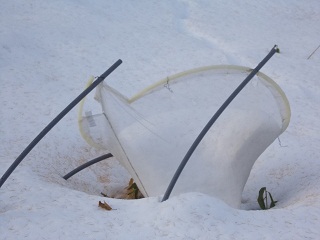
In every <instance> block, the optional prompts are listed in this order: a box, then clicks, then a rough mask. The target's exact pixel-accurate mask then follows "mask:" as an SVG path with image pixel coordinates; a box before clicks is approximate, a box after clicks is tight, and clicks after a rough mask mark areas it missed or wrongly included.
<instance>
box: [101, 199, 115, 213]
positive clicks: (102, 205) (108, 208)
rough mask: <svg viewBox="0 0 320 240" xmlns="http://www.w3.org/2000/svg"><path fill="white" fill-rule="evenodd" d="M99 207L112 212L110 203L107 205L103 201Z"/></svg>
mask: <svg viewBox="0 0 320 240" xmlns="http://www.w3.org/2000/svg"><path fill="white" fill-rule="evenodd" d="M99 207H101V208H103V209H105V210H108V211H110V210H112V207H110V206H109V204H108V203H106V202H105V201H103V203H102V202H101V201H99Z"/></svg>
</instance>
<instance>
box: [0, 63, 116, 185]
mask: <svg viewBox="0 0 320 240" xmlns="http://www.w3.org/2000/svg"><path fill="white" fill-rule="evenodd" d="M121 63H122V60H121V59H119V60H118V61H116V62H115V63H114V64H113V65H112V66H111V67H110V68H109V69H108V70H107V71H105V72H104V73H103V74H102V75H101V76H100V77H98V78H97V79H96V80H95V81H94V82H93V83H92V84H91V85H90V86H89V87H88V88H87V89H85V90H84V91H83V92H82V93H81V94H80V95H79V96H78V97H76V98H75V99H74V100H73V101H72V102H71V103H70V104H69V105H68V106H67V107H66V108H65V109H64V110H62V112H61V113H59V115H58V116H57V117H55V118H54V119H53V120H52V121H51V122H50V123H49V124H48V125H47V126H46V127H45V128H44V129H43V130H42V131H41V132H40V133H39V134H38V136H37V137H36V138H35V139H34V140H33V141H32V142H31V143H30V144H29V145H28V146H27V147H26V149H25V150H24V151H23V152H22V153H21V154H20V155H19V156H18V157H17V159H16V160H15V161H14V162H13V163H12V164H11V166H10V167H9V168H8V170H7V171H6V172H5V173H4V174H3V176H2V177H1V179H0V188H1V186H2V185H3V184H4V183H5V181H6V180H7V179H8V177H9V176H10V175H11V173H12V172H13V171H14V170H15V168H16V167H17V166H18V165H19V164H20V163H21V161H22V160H23V159H24V158H25V157H26V156H27V155H28V153H29V152H30V151H31V150H32V149H33V148H34V147H35V146H36V145H37V144H38V142H40V140H41V139H42V138H43V137H44V136H45V135H46V134H47V133H48V132H49V131H50V130H51V129H52V128H53V127H54V126H55V125H56V124H57V123H58V122H59V121H60V120H61V119H62V118H63V117H64V116H65V115H66V114H67V113H68V112H69V111H70V110H71V109H72V108H73V107H74V106H75V105H77V104H78V103H79V102H80V101H81V100H82V99H83V98H84V97H85V96H86V95H88V94H89V93H90V92H91V91H92V90H93V89H94V88H95V87H97V86H98V85H99V84H100V83H101V82H102V81H103V80H104V79H105V78H106V77H107V76H108V75H109V74H111V73H112V72H113V71H114V70H115V69H116V68H117V67H118V66H119V65H120V64H121Z"/></svg>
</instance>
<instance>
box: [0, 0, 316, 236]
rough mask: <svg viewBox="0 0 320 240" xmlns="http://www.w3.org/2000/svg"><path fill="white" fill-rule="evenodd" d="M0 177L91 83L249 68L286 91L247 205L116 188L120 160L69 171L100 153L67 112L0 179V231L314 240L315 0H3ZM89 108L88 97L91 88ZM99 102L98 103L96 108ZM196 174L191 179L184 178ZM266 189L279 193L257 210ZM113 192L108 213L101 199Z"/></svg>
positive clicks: (142, 81) (122, 182)
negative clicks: (281, 119)
mask: <svg viewBox="0 0 320 240" xmlns="http://www.w3.org/2000/svg"><path fill="white" fill-rule="evenodd" d="M0 6H1V8H0V23H1V24H0V83H1V90H0V101H1V109H0V142H1V145H0V175H1V176H2V175H3V173H4V172H5V171H6V170H7V168H8V167H9V166H10V165H11V164H12V162H13V161H14V160H15V159H16V158H17V156H18V155H19V154H20V153H21V152H22V151H23V150H24V148H25V147H26V146H27V145H28V144H29V143H30V142H31V141H32V140H33V139H34V137H35V136H36V135H37V134H38V133H39V132H40V131H41V130H42V129H43V128H44V127H45V126H46V125H47V124H48V123H49V122H50V121H51V120H52V119H53V118H54V117H55V116H56V115H57V114H58V113H59V112H60V111H61V110H62V109H63V108H64V107H65V106H66V105H67V104H68V103H70V102H71V101H72V100H73V99H74V98H75V97H76V96H77V95H78V94H79V93H80V92H81V91H82V90H83V88H84V86H85V83H86V81H87V79H88V78H89V76H90V75H95V76H97V75H100V74H102V73H103V72H104V71H105V70H106V69H107V68H108V67H109V66H110V65H111V64H113V63H114V62H115V61H116V60H118V59H119V58H121V59H122V60H123V64H122V65H121V66H120V67H119V68H118V69H117V70H116V71H115V72H114V73H112V74H111V75H110V76H109V77H108V78H107V79H106V81H108V82H109V84H110V85H111V86H112V87H114V88H116V89H118V91H119V92H121V93H122V94H124V95H127V96H131V95H132V94H133V93H135V92H137V91H138V90H140V89H142V88H143V87H145V86H147V85H149V84H151V83H153V82H155V81H157V80H160V79H162V78H164V77H165V76H168V75H171V74H174V73H177V72H181V71H184V70H187V69H190V68H195V67H201V66H206V65H214V64H237V65H243V66H247V67H252V68H253V67H255V66H256V65H257V64H258V63H259V62H260V61H261V60H262V58H263V57H264V56H265V55H266V54H267V53H268V52H269V50H270V49H271V48H272V47H273V46H274V44H277V45H278V46H279V48H280V51H281V52H280V54H276V55H275V56H274V57H273V58H272V59H271V60H270V61H269V62H268V63H267V64H266V65H265V67H263V69H262V72H264V73H266V74H267V75H268V76H270V77H271V78H272V79H273V80H275V81H276V82H277V83H278V84H279V85H280V86H281V88H282V89H283V90H284V92H285V93H286V95H287V97H288V99H289V101H290V104H291V110H292V118H291V123H290V125H289V127H288V129H287V130H286V131H285V132H284V133H283V134H282V135H281V136H280V139H279V141H275V142H274V143H273V144H272V145H271V146H270V147H269V148H268V149H267V150H266V151H265V152H264V153H263V155H262V156H261V157H260V158H259V159H258V160H257V162H256V163H255V165H254V167H253V170H252V171H251V174H250V177H249V180H248V182H247V185H246V187H245V190H244V192H243V195H242V206H241V210H238V209H233V208H231V207H229V206H228V205H226V204H225V203H223V202H221V201H220V200H218V199H215V198H213V197H210V196H208V195H205V194H200V193H194V192H193V193H192V192H190V193H186V194H181V195H179V196H175V197H172V198H170V199H169V200H168V201H166V202H163V203H160V199H161V196H159V197H156V198H145V199H140V200H121V199H114V198H105V197H103V196H101V195H100V193H101V192H104V193H108V194H109V196H113V195H117V194H119V192H121V191H122V189H123V188H124V187H126V184H127V182H128V181H129V178H130V176H129V175H128V173H127V172H126V171H125V170H124V169H123V168H122V167H121V166H120V165H119V164H118V163H117V161H116V160H115V159H110V160H107V161H102V162H100V163H98V164H95V165H93V166H91V167H90V168H87V169H85V170H83V171H82V172H80V173H78V174H77V175H75V176H73V177H72V178H70V179H69V180H68V181H65V180H64V179H62V176H63V175H65V174H66V173H68V172H69V171H71V170H73V169H74V168H75V167H77V166H79V165H81V164H82V163H84V162H86V161H88V160H90V159H93V158H95V157H97V156H100V155H102V154H104V153H105V152H100V151H97V150H95V149H93V148H91V147H90V146H88V145H87V144H86V143H85V142H84V141H83V140H82V138H81V136H80V134H79V131H78V126H77V109H73V110H72V111H71V112H70V113H69V114H68V115H67V116H66V117H65V118H64V119H63V120H62V121H61V122H60V123H59V124H58V125H57V126H55V127H54V128H53V130H52V131H51V132H50V133H49V134H48V135H47V136H46V137H45V138H44V139H43V140H42V141H41V142H40V143H39V144H38V145H37V146H36V147H35V148H34V149H33V150H32V151H31V152H30V154H29V155H28V156H27V157H26V158H25V160H24V161H23V162H22V163H21V164H20V165H19V166H18V167H17V169H16V170H15V171H14V172H13V174H12V175H11V176H10V177H9V178H8V180H7V181H6V182H5V184H4V185H3V186H2V188H1V189H0V239H1V240H2V239H151V238H152V239H257V238H261V239H320V237H319V236H320V229H319V226H320V161H319V160H320V137H319V133H320V123H319V118H320V85H319V73H320V68H319V66H320V50H318V51H316V52H315V53H314V54H313V55H312V56H311V57H310V59H307V58H308V57H309V56H310V54H311V53H312V52H313V51H314V50H315V49H316V48H317V47H318V46H319V44H320V40H319V35H320V15H319V12H320V2H319V1H318V0H309V1H307V2H306V1H298V0H291V1H288V0H280V1H275V0H269V1H266V0H263V1H250V0H244V1H236V0H227V1H209V0H202V1H191V0H184V1H183V0H181V1H178V0H163V1H103V0H94V1H83V0H69V1H63V0H57V1H48V0H46V1H43V0H41V1H40V0H29V1H17V0H12V1H1V4H0ZM88 99H89V100H88V101H87V104H88V105H90V106H97V104H95V103H93V101H92V102H91V100H90V99H92V96H89V98H88ZM95 110H96V111H99V107H98V106H97V109H95ZM190 181H192V179H190ZM261 187H267V190H268V191H270V192H271V193H272V195H273V197H274V198H275V200H277V201H278V203H277V205H276V207H275V208H273V209H270V210H267V211H259V210H258V209H259V206H258V203H257V201H256V198H257V194H258V191H259V189H260V188H261ZM99 201H106V202H107V203H108V204H109V205H110V206H111V207H112V208H113V209H114V210H112V211H105V210H104V209H101V208H99V207H98V202H99Z"/></svg>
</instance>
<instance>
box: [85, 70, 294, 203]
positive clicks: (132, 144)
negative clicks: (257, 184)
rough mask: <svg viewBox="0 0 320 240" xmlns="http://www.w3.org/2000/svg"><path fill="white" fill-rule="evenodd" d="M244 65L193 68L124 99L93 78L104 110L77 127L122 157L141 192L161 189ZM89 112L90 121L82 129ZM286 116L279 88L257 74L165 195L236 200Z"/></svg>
mask: <svg viewBox="0 0 320 240" xmlns="http://www.w3.org/2000/svg"><path fill="white" fill-rule="evenodd" d="M249 72H250V69H248V68H245V67H239V66H211V67H205V68H200V69H194V70H190V71H187V72H183V73H180V74H177V75H174V76H171V77H167V78H165V79H163V80H161V81H159V82H158V83H156V84H154V85H152V86H150V87H148V88H147V89H145V90H143V91H141V92H140V93H138V94H137V95H135V96H134V97H132V98H131V99H127V98H125V97H124V96H122V95H121V94H119V93H118V92H117V91H115V90H114V89H112V88H111V87H109V86H107V85H106V84H104V85H100V86H99V87H98V89H97V97H98V100H99V102H100V103H101V105H102V109H103V112H104V114H102V115H100V116H90V117H91V120H90V119H89V118H88V117H87V118H84V119H83V120H82V121H83V126H84V125H86V126H87V127H86V129H87V130H85V132H86V133H87V135H89V136H90V139H91V140H93V141H95V142H99V144H100V146H104V147H105V148H106V149H108V150H109V151H110V152H111V153H112V154H113V155H114V156H115V157H116V158H117V159H118V160H119V161H120V162H121V163H122V164H123V166H124V167H125V168H126V169H127V170H128V171H129V172H130V174H131V175H132V177H133V178H134V180H135V182H136V183H137V185H138V187H139V189H140V190H141V192H142V193H143V194H144V196H160V195H163V194H164V192H165V190H166V188H167V186H168V184H169V182H170V180H171V178H172V177H173V175H174V172H175V171H176V169H177V167H178V166H179V164H180V162H181V160H182V159H183V157H184V156H185V154H186V152H187V151H188V149H189V148H190V146H191V145H192V143H193V141H194V140H195V139H196V137H197V136H198V134H199V133H200V132H201V130H202V129H203V127H204V126H205V125H206V124H207V122H208V121H209V119H210V118H211V117H212V116H213V114H214V113H215V112H216V111H217V110H218V108H219V107H220V106H221V105H222V103H223V102H224V101H225V100H226V99H227V98H228V97H229V95H230V94H231V93H232V92H233V91H234V89H235V88H236V87H237V86H238V85H239V84H240V83H241V82H242V80H243V79H245V77H246V76H247V75H248V74H249ZM92 119H95V121H96V122H97V124H96V126H95V127H92V129H91V130H90V126H89V127H88V123H89V120H90V121H91V122H92ZM289 120H290V107H289V103H288V101H287V98H286V97H285V95H284V93H283V92H282V90H281V89H280V88H279V86H278V85H277V84H276V83H275V82H274V81H272V80H271V79H270V78H269V77H267V76H266V75H264V74H262V73H259V74H258V75H257V76H255V77H254V78H253V79H252V80H251V82H250V83H249V84H248V85H247V86H246V87H245V88H244V89H243V90H242V92H240V94H239V95H238V96H237V97H236V98H235V99H234V101H233V102H232V103H231V104H230V105H229V107H228V108H227V109H226V110H225V112H224V113H223V114H222V115H221V116H220V118H219V119H218V120H217V121H216V123H215V124H214V125H213V126H212V128H211V129H210V130H209V132H208V133H207V134H206V136H205V137H204V138H203V140H202V141H201V143H200V144H199V146H198V147H197V149H196V150H195V152H194V153H193V155H192V156H191V158H190V160H189V162H188V164H187V165H186V167H185V169H184V171H183V172H182V174H181V176H180V178H179V180H178V182H177V184H176V186H175V188H174V189H173V192H172V194H171V195H177V194H179V193H184V192H195V191H196V192H202V193H206V194H210V195H213V196H215V197H217V198H220V199H222V200H223V201H225V202H226V203H228V204H229V205H231V206H233V207H236V208H237V207H239V205H240V203H241V194H242V191H243V188H244V186H245V183H246V181H247V179H248V177H249V174H250V171H251V168H252V166H253V164H254V162H255V161H256V159H257V158H258V157H259V156H260V154H261V153H262V152H263V151H264V150H265V149H266V148H267V147H268V146H269V145H270V144H271V143H272V142H273V141H274V140H275V139H276V138H277V137H278V136H279V135H280V134H281V133H282V132H283V131H284V130H285V129H286V127H287V126H288V123H289ZM85 122H87V124H85ZM91 125H92V124H91ZM94 128H95V129H98V132H99V134H98V135H99V137H97V133H94V131H93V129H94ZM96 132H97V131H96Z"/></svg>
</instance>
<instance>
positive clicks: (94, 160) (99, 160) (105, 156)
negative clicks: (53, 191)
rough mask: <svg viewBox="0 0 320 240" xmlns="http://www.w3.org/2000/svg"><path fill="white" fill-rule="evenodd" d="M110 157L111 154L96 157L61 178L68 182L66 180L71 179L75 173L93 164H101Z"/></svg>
mask: <svg viewBox="0 0 320 240" xmlns="http://www.w3.org/2000/svg"><path fill="white" fill-rule="evenodd" d="M110 157H113V155H112V154H111V153H107V154H104V155H102V156H100V157H97V158H95V159H92V160H90V161H89V162H86V163H84V164H82V165H80V166H79V167H77V168H76V169H74V170H72V171H71V172H69V173H68V174H66V175H64V176H63V178H64V179H65V180H68V178H70V177H72V176H73V175H75V174H76V173H78V172H80V171H81V170H83V169H85V168H87V167H89V166H91V165H93V164H95V163H98V162H101V161H102V160H105V159H107V158H110Z"/></svg>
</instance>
